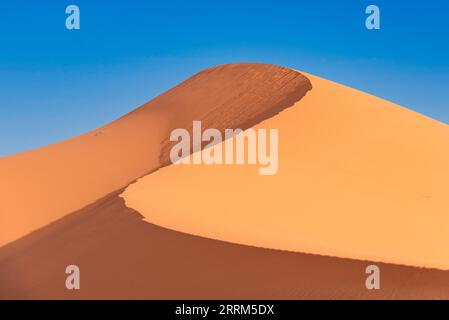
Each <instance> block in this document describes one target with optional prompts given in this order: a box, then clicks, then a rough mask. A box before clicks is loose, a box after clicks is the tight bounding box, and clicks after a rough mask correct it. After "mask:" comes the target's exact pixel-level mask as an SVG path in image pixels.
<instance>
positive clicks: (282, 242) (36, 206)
mask: <svg viewBox="0 0 449 320" xmlns="http://www.w3.org/2000/svg"><path fill="white" fill-rule="evenodd" d="M316 92H317V93H316ZM286 118H288V119H286ZM290 118H291V119H290ZM198 119H201V120H204V123H206V126H209V127H215V128H219V129H220V130H222V129H223V128H226V127H241V128H243V129H246V128H250V127H266V126H267V125H268V126H278V127H279V128H280V132H279V134H280V163H279V172H278V174H277V175H275V176H265V177H261V176H259V175H258V174H257V169H256V168H246V169H247V170H246V169H245V170H243V168H244V166H235V168H226V167H223V166H212V167H209V168H206V169H205V168H203V167H202V166H197V167H194V166H191V167H184V168H181V167H179V166H178V167H175V166H173V165H169V163H168V160H167V150H169V148H170V146H171V144H170V143H169V142H168V141H167V137H168V136H169V134H170V131H171V130H173V129H174V128H179V127H186V128H188V129H189V127H188V126H189V125H190V124H191V123H192V120H198ZM266 119H267V120H266ZM261 121H263V122H261ZM447 128H448V127H447V126H446V125H443V124H441V123H439V122H437V121H434V120H431V119H428V118H426V117H424V116H422V115H419V114H417V113H414V112H412V111H410V110H407V109H405V108H402V107H399V106H397V105H394V104H392V103H388V102H386V101H384V100H381V99H377V98H375V97H372V96H369V95H366V94H364V93H362V92H359V91H356V90H354V89H351V88H347V87H344V86H341V85H339V84H336V83H332V82H329V81H326V80H323V79H320V78H317V77H314V76H312V75H307V74H301V73H299V72H297V71H294V70H291V69H287V68H281V67H276V66H271V65H261V64H249V63H244V64H231V65H224V66H219V67H215V68H210V69H207V70H205V71H202V72H200V73H198V74H197V75H195V76H193V77H192V78H189V79H187V80H186V81H184V82H183V83H181V84H179V85H178V86H176V87H174V88H172V89H171V90H169V91H167V92H166V93H164V94H163V95H161V96H159V97H157V98H155V99H153V100H151V101H150V102H148V103H146V104H144V105H143V106H141V107H140V108H138V109H136V110H135V111H133V112H131V113H129V114H127V115H126V116H124V117H122V118H120V119H118V120H117V121H115V122H113V123H111V124H108V125H106V126H104V127H102V128H100V129H98V130H94V131H93V132H90V133H87V134H85V135H82V136H79V137H76V138H73V139H71V140H68V141H64V142H61V143H57V144H54V145H50V146H48V147H44V148H40V149H37V150H33V151H29V152H25V153H22V154H18V155H14V156H10V157H6V158H1V159H0V174H2V177H3V178H4V179H2V181H1V182H0V192H1V194H2V201H1V202H0V246H1V247H0V284H1V285H0V299H16V298H24V299H44V298H56V299H79V298H87V299H118V298H124V299H132V298H137V299H154V298H156V299H165V298H168V299H197V298H202V299H216V298H221V299H243V298H245V299H258V298H264V299H316V298H321V299H335V298H337V299H338V298H352V299H378V298H382V299H407V298H423V299H437V298H443V299H449V294H448V292H449V272H447V271H440V270H436V269H432V268H421V267H409V266H401V265H398V264H396V263H404V264H411V265H417V266H435V267H440V268H443V269H444V268H445V266H446V263H447V260H445V258H444V257H443V256H444V253H445V252H446V251H445V249H444V246H445V244H446V243H447V242H445V241H446V240H447V238H446V235H443V234H442V231H443V230H444V228H445V226H444V223H445V222H447V220H446V219H445V217H444V214H443V210H444V206H445V208H447V202H445V201H447V200H445V199H444V196H445V195H446V198H447V194H445V192H447V191H446V190H447V188H446V190H444V189H441V188H440V187H445V186H447V184H445V181H448V179H447V177H448V172H447V169H445V168H444V166H443V164H444V163H447V150H448V148H447V141H448V139H447V138H448V129H447ZM373 130H374V132H373ZM441 147H443V149H442V150H440V148H441ZM444 148H445V149H444ZM406 155H411V156H412V157H411V158H406V157H405V156H406ZM445 161H446V162H445ZM289 169H290V170H289ZM296 170H297V172H292V171H296ZM437 170H440V172H437ZM445 170H446V171H445ZM193 173H195V175H192V174H193ZM228 174H229V176H227V175H228ZM236 174H238V176H236ZM287 174H288V175H291V177H290V178H288V177H286V175H287ZM178 175H179V176H178ZM163 177H166V178H167V179H169V180H170V181H166V180H164V179H163ZM138 178H141V179H139V180H137V181H136V179H138ZM212 178H213V179H217V180H216V181H214V182H213V184H212V185H211V184H210V183H211V181H212V180H211V179H212ZM294 178H296V181H294V180H293V179H294ZM260 179H267V180H265V181H263V180H260ZM188 180H190V181H188ZM267 181H268V182H267ZM270 181H271V182H270ZM133 182H135V183H133ZM208 183H209V184H208ZM220 183H222V184H223V185H220ZM226 183H230V185H229V184H228V186H226ZM240 183H241V185H240ZM252 183H257V184H256V185H252ZM271 183H273V185H272V186H274V187H276V190H275V192H273V191H272V186H271ZM284 183H285V184H284ZM130 184H131V185H130ZM156 185H157V186H156ZM155 186H156V187H155ZM230 186H231V187H230ZM263 186H265V187H267V188H268V187H269V188H268V189H264V188H263ZM244 187H246V189H244V190H243V191H244V192H243V194H242V193H238V192H237V191H241V190H242V189H243V188H244ZM212 189H214V190H216V191H217V192H223V193H222V197H221V198H220V199H218V198H217V194H215V195H214V194H213V192H212ZM230 189H235V191H233V190H230ZM258 190H259V191H263V192H264V193H262V194H259V196H258V197H257V198H254V195H255V194H256V193H257V192H258ZM270 190H271V191H270ZM164 192H167V193H164ZM231 196H235V198H234V199H232V198H230V197H231ZM209 197H210V198H209ZM217 199H218V200H219V202H218V203H215V201H216V200H217ZM280 200H282V201H285V202H280ZM293 200H294V201H293ZM125 201H126V205H125ZM408 201H410V202H411V204H410V206H406V203H407V202H408ZM193 204H195V205H197V207H196V208H197V209H196V210H194V209H193V207H192V205H193ZM412 204H413V205H414V206H416V207H413V206H412ZM208 205H209V207H208ZM212 205H213V206H212ZM237 205H238V207H237ZM130 207H131V208H130ZM330 207H331V208H332V211H331V212H328V211H326V210H325V209H329V208H330ZM132 208H137V210H138V211H136V210H134V209H132ZM226 208H228V209H230V210H229V211H225V210H226ZM255 208H257V209H258V210H261V211H260V212H258V213H257V212H255V210H254V209H255ZM273 208H274V210H270V209H273ZM174 209H177V210H176V211H170V210H174ZM292 209H295V210H296V209H301V210H296V211H293V210H292ZM403 209H407V210H410V211H409V212H404V211H402V210H403ZM424 209H425V211H423V210H424ZM342 210H343V211H342ZM345 210H346V211H345ZM379 210H380V211H379ZM382 210H387V211H386V212H384V211H382ZM388 212H389V213H390V214H391V217H389V218H388V219H387V213H388ZM309 213H310V214H309ZM393 213H394V214H393ZM222 214H226V215H225V216H220V215H222ZM423 217H426V218H428V219H424V218H423ZM300 219H304V220H303V221H304V224H305V223H306V222H307V223H308V224H310V225H309V228H306V227H305V225H301V224H298V221H299V220H300ZM386 221H387V222H388V223H387V225H385V222H386ZM268 223H271V231H270V228H268V227H267V224H268ZM418 223H421V228H420V229H419V230H416V229H414V228H415V227H416V225H417V224H418ZM287 224H291V226H287ZM361 225H363V226H364V228H363V229H362V230H358V228H359V227H360V226H361ZM446 225H447V224H446ZM351 226H352V227H351ZM295 227H298V229H297V232H293V231H292V230H293V229H295ZM379 227H380V232H379V230H376V228H379ZM207 228H210V229H208V230H210V231H208V230H206V229H207ZM382 228H383V229H382ZM306 229H307V230H306ZM446 230H447V229H446ZM256 231H257V232H256ZM281 231H282V233H284V234H279V232H281ZM316 231H319V232H321V233H319V234H313V233H314V232H316ZM339 231H341V232H339ZM382 233H383V234H382ZM369 234H372V235H373V239H374V238H375V237H377V238H375V239H376V241H380V242H376V243H374V242H375V241H374V240H373V241H371V242H370V241H369V237H368V235H369ZM393 234H395V235H396V238H395V240H394V241H393V243H391V248H388V246H387V245H386V244H387V243H388V241H390V240H391V238H392V236H393ZM416 234H418V235H416ZM382 235H383V236H384V237H382ZM414 235H416V238H413V237H412V236H414ZM356 236H359V237H360V239H358V238H354V237H356ZM332 237H335V241H332V240H331V238H332ZM379 237H380V240H379ZM401 237H404V239H406V240H410V239H412V238H413V241H414V242H412V243H411V244H409V245H408V244H406V243H404V241H402V238H401ZM211 238H214V239H218V240H213V239H211ZM438 239H439V240H440V241H441V243H439V244H437V246H436V247H434V248H430V252H428V253H425V252H424V251H426V250H428V249H429V246H431V245H433V244H435V243H436V241H437V240H438ZM221 240H224V241H221ZM306 240H307V241H306ZM315 240H319V241H318V242H314V241H315ZM418 240H422V244H421V243H419V242H418ZM401 243H402V244H401ZM345 245H347V247H344V246H345ZM262 247H268V248H274V249H267V248H262ZM298 248H300V249H301V250H302V252H296V251H298ZM365 248H368V249H369V250H368V251H364V249H365ZM398 248H404V250H405V251H404V252H403V253H401V254H399V255H397V256H396V253H397V250H398ZM279 249H282V250H279ZM285 249H287V250H291V251H295V252H291V251H290V252H289V251H286V250H285ZM412 251H413V252H416V254H415V255H413V254H412ZM310 253H319V255H317V254H310ZM323 255H329V256H323ZM392 255H395V256H394V257H392ZM335 256H340V257H349V258H357V259H363V260H355V259H346V258H338V257H335ZM369 257H372V261H368V260H369V259H370V258H369ZM393 258H394V259H393ZM366 259H368V260H366ZM382 261H386V262H394V263H382ZM373 263H375V264H377V265H378V266H379V267H380V268H381V271H382V276H381V277H382V288H381V290H366V288H365V278H366V274H365V267H366V266H367V265H370V264H373ZM69 264H76V265H78V266H79V267H80V269H81V290H79V291H76V290H75V291H68V290H66V288H65V286H64V283H65V277H66V274H65V272H64V271H65V267H66V266H67V265H69Z"/></svg>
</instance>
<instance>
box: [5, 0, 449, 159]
mask: <svg viewBox="0 0 449 320" xmlns="http://www.w3.org/2000/svg"><path fill="white" fill-rule="evenodd" d="M69 4H76V5H78V6H79V8H80V10H81V29H80V30H72V31H69V30H67V29H66V28H65V19H66V14H65V8H66V6H67V5H69ZM369 4H375V5H377V6H379V7H380V10H381V30H372V31H370V30H367V29H366V28H365V17H366V14H365V8H366V6H367V5H369ZM448 58H449V1H447V0H426V1H410V0H407V1H405V0H394V1H392V0H373V1H358V0H345V1H341V0H329V1H319V0H313V1H311V0H304V1H303V0H294V1H282V0H277V1H274V0H273V1H264V0H258V1H245V0H238V1H236V0H213V1H211V0H208V1H202V0H198V1H195V0H191V1H186V0H183V1H170V0H164V1H151V0H149V1H143V0H142V1H132V0H128V1H118V0H117V1H111V0H108V1H96V0H73V1H61V0H59V1H56V0H55V1H49V0H39V1H32V0H28V1H1V4H0V135H1V140H0V141H1V142H0V156H3V155H8V154H12V153H17V152H20V151H24V150H28V149H32V148H35V147H39V146H43V145H46V144H49V143H54V142H57V141H60V140H64V139H66V138H69V137H72V136H75V135H78V134H81V133H84V132H86V131H89V130H91V129H94V128H96V127H99V126H101V125H103V124H106V123H107V122H109V121H111V120H114V119H116V118H117V117H119V116H121V115H123V114H125V113H127V112H128V111H131V110H132V109H134V108H136V107H137V106H139V105H140V104H142V103H144V102H146V101H148V100H150V99H152V98H153V97H155V96H157V95H158V94H160V93H162V92H164V91H165V90H167V89H169V88H170V87H172V86H173V85H175V84H177V83H178V82H179V81H181V80H183V79H185V78H186V77H188V76H190V75H192V74H194V73H196V72H198V71H200V70H202V69H204V68H206V67H209V66H212V65H217V64H223V63H229V62H241V61H252V62H265V63H273V64H278V65H283V66H288V67H292V68H296V69H298V70H303V71H306V72H310V73H313V74H316V75H319V76H322V77H325V78H328V79H331V80H335V81H337V82H341V83H343V84H346V85H349V86H352V87H355V88H358V89H360V90H363V91H366V92H369V93H372V94H374V95H377V96H380V97H383V98H386V99H388V100H391V101H393V102H396V103H399V104H401V105H404V106H406V107H409V108H411V109H413V110H416V111H418V112H420V113H423V114H425V115H428V116H430V117H433V118H435V119H438V120H440V121H442V122H445V123H449V102H448V101H449V59H448Z"/></svg>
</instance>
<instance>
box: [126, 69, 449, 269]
mask: <svg viewBox="0 0 449 320" xmlns="http://www.w3.org/2000/svg"><path fill="white" fill-rule="evenodd" d="M306 76H307V77H308V78H309V79H310V81H311V82H312V87H313V89H312V90H311V91H310V92H309V93H308V94H307V95H306V96H305V98H303V99H302V100H301V101H299V102H298V103H296V105H295V106H294V107H292V108H289V109H286V110H284V111H283V112H281V113H280V114H279V115H277V116H275V117H273V118H271V119H268V120H266V121H264V122H262V123H261V124H259V125H257V126H256V127H255V128H277V129H279V171H278V173H277V175H274V176H260V175H258V171H257V168H258V165H252V166H249V165H210V166H207V165H178V166H173V165H172V166H169V167H165V168H163V169H160V170H158V171H157V172H155V173H153V174H151V175H148V176H146V177H143V178H142V179H140V180H138V181H137V182H136V183H135V184H132V185H131V186H129V187H128V188H127V189H126V190H125V192H124V193H123V194H122V197H124V199H125V202H126V204H127V206H128V207H130V208H133V209H135V210H137V211H139V212H140V213H141V214H143V215H144V216H145V218H146V220H148V221H149V222H152V223H154V224H156V225H161V226H164V227H167V228H170V229H174V230H178V231H184V232H187V233H191V234H194V235H201V236H205V237H209V238H213V239H219V240H225V241H229V242H234V243H239V244H249V245H255V246H259V247H267V248H277V249H284V250H291V251H299V252H306V253H315V254H322V255H331V256H337V257H348V258H355V259H366V260H374V261H381V262H389V263H398V264H406V265H414V266H426V267H435V268H441V269H449V255H447V251H448V249H447V248H449V214H448V213H449V166H448V163H449V127H448V126H447V125H445V124H442V123H440V122H437V121H435V120H432V119H430V118H427V117H425V116H422V115H420V114H418V113H416V112H413V111H411V110H408V109H406V108H403V107H400V106H398V105H395V104H393V103H390V102H388V101H385V100H382V99H379V98H376V97H374V96H371V95H368V94H365V93H362V92H360V91H357V90H354V89H352V88H348V87H345V86H342V85H340V84H337V83H334V82H331V81H328V80H324V79H321V78H318V77H316V76H312V75H306ZM203 152H204V151H203ZM155 199H157V201H155ZM180 208H181V209H180Z"/></svg>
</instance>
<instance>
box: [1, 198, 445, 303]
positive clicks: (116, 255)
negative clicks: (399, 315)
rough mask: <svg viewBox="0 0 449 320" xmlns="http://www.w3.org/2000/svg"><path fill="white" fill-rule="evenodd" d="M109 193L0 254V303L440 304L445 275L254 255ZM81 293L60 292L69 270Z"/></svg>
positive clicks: (274, 253)
mask: <svg viewBox="0 0 449 320" xmlns="http://www.w3.org/2000/svg"><path fill="white" fill-rule="evenodd" d="M122 191H123V190H119V191H116V192H113V193H111V194H109V195H107V196H105V197H103V198H102V199H100V200H98V201H96V202H95V203H92V204H90V205H89V206H87V207H85V208H83V209H81V210H78V211H76V212H73V213H71V214H69V215H67V216H65V217H63V218H62V219H60V220H58V221H56V222H54V223H51V224H49V225H47V226H45V227H44V228H41V229H39V230H37V231H35V232H33V233H31V234H29V235H27V236H26V237H24V238H22V239H19V240H17V241H14V242H13V243H10V244H8V245H6V246H3V247H2V248H0V283H1V284H2V285H1V286H0V299H448V298H449V291H448V288H449V272H448V271H440V270H434V269H425V268H416V267H407V266H398V265H394V264H384V263H377V262H376V263H375V264H376V265H377V266H378V267H379V268H380V270H381V288H380V289H379V290H367V289H366V288H365V281H366V277H367V275H366V274H365V269H366V267H367V266H368V265H371V264H373V262H371V261H359V260H351V259H341V258H336V257H325V256H319V255H312V254H305V253H293V252H285V251H281V250H271V249H262V248H256V247H251V246H245V245H238V244H232V243H227V242H224V241H217V240H211V239H205V238H203V237H198V236H193V235H189V234H186V233H182V232H177V231H172V230H168V229H166V228H163V227H159V226H156V225H154V224H152V223H149V222H146V221H143V220H142V218H143V217H142V216H141V215H140V214H138V213H137V212H136V211H134V210H132V209H129V208H127V207H126V206H125V204H124V201H123V199H122V198H120V197H119V196H118V194H119V193H121V192H122ZM74 263H75V264H77V265H78V266H80V268H81V274H82V275H81V290H67V289H66V288H65V286H64V282H65V280H66V278H65V277H66V274H65V273H64V272H63V271H64V270H65V268H66V266H67V265H68V264H74Z"/></svg>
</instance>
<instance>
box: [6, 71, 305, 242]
mask: <svg viewBox="0 0 449 320" xmlns="http://www.w3.org/2000/svg"><path fill="white" fill-rule="evenodd" d="M309 89H310V83H309V81H308V80H307V78H305V77H304V76H302V75H301V74H300V73H298V72H296V71H294V70H291V69H287V68H281V67H277V66H272V65H260V64H259V65H258V64H247V63H246V64H245V63H241V64H231V65H224V66H219V67H215V68H209V69H206V70H204V71H202V72H200V73H198V74H196V75H194V76H193V77H191V78H189V79H188V80H186V81H184V82H183V83H181V84H179V85H177V86H176V87H174V88H172V89H171V90H168V91H167V92H165V93H164V94H162V95H160V96H158V97H157V98H155V99H153V100H151V101H149V102H148V103H146V104H144V105H142V106H141V107H140V108H138V109H136V110H134V111H132V112H131V113H129V114H127V115H126V116H124V117H122V118H120V119H118V120H117V121H114V122H112V123H110V124H108V125H106V126H104V127H102V128H99V129H98V130H94V131H92V132H90V133H87V134H84V135H82V136H79V137H76V138H73V139H70V140H68V141H63V142H61V143H57V144H53V145H50V146H47V147H44V148H39V149H36V150H32V151H29V152H25V153H21V154H17V155H13V156H10V157H5V158H0V176H1V177H2V180H1V182H0V194H1V195H2V201H1V202H0V246H1V245H3V244H6V243H8V242H11V241H13V240H16V239H18V238H19V237H22V236H24V235H26V234H28V233H30V232H32V231H34V230H36V229H38V228H40V227H43V226H45V225H47V224H48V223H50V222H52V221H55V220H57V219H59V218H61V217H63V216H64V215H66V214H69V213H70V212H73V211H75V210H78V209H81V208H82V207H84V206H86V205H87V204H89V203H92V202H94V201H95V200H98V199H99V198H101V197H103V196H105V195H106V194H108V193H110V192H112V191H114V190H117V189H119V188H122V187H124V186H126V185H127V184H129V183H130V182H131V181H133V180H135V179H137V178H139V177H141V176H143V175H145V174H147V173H148V172H151V171H153V170H155V169H157V168H158V167H160V161H159V157H160V156H161V154H163V153H161V143H162V147H164V145H168V146H169V144H167V143H166V142H165V143H164V141H165V140H167V138H168V137H169V134H170V132H171V131H172V130H173V129H175V128H179V127H183V126H186V125H188V124H189V123H192V120H195V119H204V120H205V123H206V124H207V121H208V119H212V120H213V119H214V117H217V115H219V119H220V121H223V123H224V124H225V125H226V124H228V123H229V122H230V121H231V122H232V121H234V124H235V125H239V126H242V127H244V128H247V127H249V126H250V125H252V124H254V122H256V123H257V122H258V121H260V120H261V119H262V118H264V117H268V116H271V115H273V114H276V113H277V112H279V111H281V110H282V109H284V108H287V107H289V106H292V105H293V103H294V102H296V101H297V100H299V99H300V98H301V97H303V96H304V94H305V92H306V91H307V90H309ZM242 106H245V107H246V108H245V112H244V113H243V114H241V115H238V112H239V110H241V109H243V108H242ZM223 110H227V111H228V113H226V112H223Z"/></svg>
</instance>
